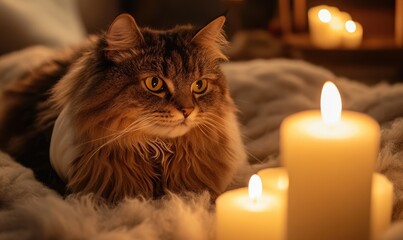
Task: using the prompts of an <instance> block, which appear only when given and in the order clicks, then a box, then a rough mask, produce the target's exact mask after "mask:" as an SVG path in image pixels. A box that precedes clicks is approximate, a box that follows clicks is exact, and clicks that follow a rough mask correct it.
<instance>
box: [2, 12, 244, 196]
mask: <svg viewBox="0 0 403 240" xmlns="http://www.w3.org/2000/svg"><path fill="white" fill-rule="evenodd" d="M224 20H225V18H224V17H220V18H218V19H216V20H214V21H212V22H211V23H210V24H208V25H207V26H205V27H204V28H202V29H201V30H199V31H197V30H196V29H195V28H194V27H191V26H178V27H176V28H174V29H171V30H167V31H157V30H152V29H148V28H145V29H140V28H138V27H137V24H136V22H135V21H134V19H133V18H132V17H131V16H130V15H127V14H123V15H121V16H119V17H117V19H116V20H115V21H114V22H113V23H112V25H111V27H110V28H109V30H108V31H107V32H106V33H103V34H102V35H100V36H93V37H90V38H89V39H88V40H87V41H86V42H85V43H83V45H82V46H80V47H78V48H77V49H73V50H70V51H68V52H67V53H68V54H67V55H66V56H65V57H63V58H62V59H65V62H62V63H63V64H57V63H58V62H57V61H51V62H49V63H46V64H44V65H43V66H41V67H40V68H39V69H37V70H34V72H33V73H34V74H33V75H27V76H26V77H25V80H26V81H28V82H29V87H24V88H23V91H21V93H18V94H14V96H13V100H14V101H15V104H14V107H17V109H21V108H28V109H29V111H25V112H24V111H22V109H21V111H15V110H13V109H11V107H12V106H13V105H12V104H8V103H6V110H5V113H4V114H2V115H1V117H2V118H3V119H5V120H4V122H5V123H4V124H3V125H2V126H1V127H2V128H3V129H7V128H9V125H11V124H14V122H20V126H21V125H24V124H25V125H26V126H25V128H24V131H25V133H24V134H21V135H17V134H16V132H15V131H13V130H15V129H11V130H9V134H6V135H5V136H2V138H3V139H0V140H1V141H0V142H1V143H2V146H3V147H4V148H5V149H6V150H7V151H8V152H9V153H11V154H12V155H13V156H14V157H15V158H16V159H17V160H20V161H21V162H23V163H27V162H29V161H31V162H30V163H29V164H26V165H27V166H29V167H32V168H33V169H34V170H35V172H36V174H37V175H39V179H41V180H43V182H44V183H45V184H48V185H49V186H52V184H49V182H51V181H52V179H56V181H55V182H56V183H55V185H57V186H56V189H58V190H59V191H60V192H63V191H66V190H65V189H63V182H61V181H60V179H59V178H57V176H55V172H54V171H53V170H52V169H49V168H50V165H49V159H48V157H47V155H48V152H49V144H50V140H51V135H52V130H53V129H54V128H53V126H54V124H55V120H56V119H57V118H59V117H61V116H60V114H61V112H62V111H65V112H66V114H65V115H63V118H68V120H69V122H71V124H70V125H69V126H68V129H64V130H61V131H66V132H60V133H59V132H53V134H56V135H57V134H62V135H63V134H66V133H67V132H68V134H71V135H72V136H74V137H72V139H73V140H72V141H73V142H71V143H68V144H71V146H70V145H68V146H65V148H70V149H77V154H75V155H74V159H72V160H71V163H70V165H69V170H68V172H67V173H66V177H65V181H66V182H65V183H66V186H67V191H68V192H76V193H77V192H80V193H84V194H85V193H93V194H95V196H98V197H103V198H105V199H107V200H109V201H110V202H116V201H120V200H122V199H123V198H124V197H133V196H143V197H147V198H153V197H154V198H158V197H160V196H162V195H164V194H165V192H166V191H170V192H175V193H180V192H184V191H194V192H202V191H204V190H208V191H210V193H211V194H212V196H213V197H214V196H217V195H218V194H220V193H221V192H223V191H224V190H225V189H226V188H227V187H228V186H229V185H230V184H231V182H232V181H233V179H234V176H235V174H236V172H238V171H240V170H242V168H243V167H244V166H245V163H246V154H245V152H244V148H243V144H242V141H241V137H240V133H239V129H238V124H237V119H236V116H235V114H236V107H235V105H234V103H233V101H232V99H231V97H230V95H229V91H228V87H227V82H226V80H225V77H224V75H223V74H222V72H221V70H220V68H219V64H220V63H221V62H222V61H225V60H226V57H225V55H224V54H223V53H222V48H223V47H224V45H225V44H226V41H225V38H224V36H223V32H222V26H223V24H224ZM42 72H43V73H42ZM37 73H39V74H37ZM149 76H157V77H158V78H160V79H163V81H164V84H165V91H163V92H161V93H158V94H156V93H153V92H150V91H149V90H147V89H146V87H145V85H144V79H146V78H147V77H149ZM201 78H204V79H207V81H208V84H209V85H208V89H207V91H206V93H204V94H201V95H196V94H194V93H192V91H191V86H192V84H194V83H195V82H196V81H198V80H200V79H201ZM25 80H23V81H16V82H15V83H14V84H11V87H10V88H21V86H24V81H25ZM42 82H44V83H45V86H44V87H42V88H40V89H37V85H38V84H41V83H42ZM32 87H34V89H32ZM10 88H9V89H6V90H5V91H4V93H3V96H4V98H5V100H6V101H7V100H8V99H11V98H10V97H9V95H10V94H11V93H12V91H11V90H10ZM31 92H33V94H34V96H35V98H32V95H31ZM38 98H39V99H38ZM22 100H25V101H22ZM28 102H29V106H28V107H26V106H23V104H26V103H28ZM189 104H191V105H192V106H191V108H192V112H191V114H190V115H189V116H185V117H184V116H183V114H182V111H183V110H182V109H183V108H184V107H188V106H187V105H189ZM193 109H194V110H193ZM10 113H12V114H11V116H10ZM25 114H30V117H29V119H28V120H26V121H25V122H21V121H20V119H21V118H25ZM0 122H1V120H0ZM31 128H32V129H31ZM27 130H28V131H27ZM41 137H42V138H44V140H42V141H40V142H39V144H40V145H42V146H41V147H40V148H29V147H28V145H29V144H30V143H29V142H30V141H37V140H38V139H40V138H41ZM52 144H53V142H52ZM54 144H55V145H56V147H55V148H56V150H55V151H58V149H57V146H58V145H62V144H65V143H54ZM33 152H35V153H40V156H38V154H37V155H32V154H33ZM30 154H31V155H32V156H29V155H30ZM51 156H53V155H51ZM56 156H57V155H56ZM53 160H54V159H52V161H53ZM24 161H25V162H24ZM54 161H58V159H56V160H54ZM38 162H40V163H38ZM41 165H45V166H44V167H41V171H40V172H39V170H38V166H41ZM59 174H60V173H59ZM42 175H44V176H46V177H42ZM62 177H64V176H62ZM49 178H51V179H50V180H49ZM58 186H61V188H58Z"/></svg>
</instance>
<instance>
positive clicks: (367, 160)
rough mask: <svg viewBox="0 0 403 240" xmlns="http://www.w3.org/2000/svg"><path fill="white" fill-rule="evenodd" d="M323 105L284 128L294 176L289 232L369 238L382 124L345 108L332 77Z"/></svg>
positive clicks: (292, 235) (284, 152) (285, 156)
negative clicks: (343, 108)
mask: <svg viewBox="0 0 403 240" xmlns="http://www.w3.org/2000/svg"><path fill="white" fill-rule="evenodd" d="M321 110H322V114H321V112H320V111H315V110H311V111H304V112H300V113H297V114H294V115H291V116H289V117H287V118H286V119H285V120H284V121H283V123H282V125H281V128H280V150H281V158H282V161H283V163H284V165H285V166H286V168H287V171H288V176H289V192H288V209H287V212H288V215H287V221H288V224H287V237H288V239H289V240H294V239H298V240H300V239H309V240H316V239H321V240H323V239H326V240H331V239H335V240H336V239H337V240H339V239H343V240H349V239H352V240H356V239H369V234H370V230H369V227H370V199H371V181H372V173H373V170H374V163H375V160H376V157H377V154H378V149H379V139H380V129H379V125H378V124H377V123H376V121H374V120H373V119H372V118H370V117H369V116H367V115H364V114H361V113H357V112H351V111H343V112H342V111H341V99H340V95H339V93H338V91H337V88H336V87H335V86H334V84H332V83H329V82H328V83H326V84H325V86H324V88H323V91H322V98H321Z"/></svg>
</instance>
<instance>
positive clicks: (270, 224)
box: [216, 175, 285, 240]
mask: <svg viewBox="0 0 403 240" xmlns="http://www.w3.org/2000/svg"><path fill="white" fill-rule="evenodd" d="M257 179H259V180H257ZM259 182H260V183H259ZM284 207H285V206H284V204H283V203H282V201H281V200H280V198H279V197H278V196H277V195H276V194H272V193H270V192H267V191H266V190H263V191H262V183H261V180H260V178H259V177H258V176H257V175H254V176H252V178H251V181H250V183H249V188H240V189H236V190H231V191H228V192H225V193H223V194H222V195H220V196H219V197H218V198H217V200H216V240H227V239H231V240H244V239H254V240H267V239H271V240H280V239H284V233H285V222H284V217H285V215H284Z"/></svg>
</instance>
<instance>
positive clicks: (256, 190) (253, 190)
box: [248, 174, 262, 201]
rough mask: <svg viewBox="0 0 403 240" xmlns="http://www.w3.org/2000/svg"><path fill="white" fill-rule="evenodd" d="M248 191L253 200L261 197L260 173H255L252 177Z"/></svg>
mask: <svg viewBox="0 0 403 240" xmlns="http://www.w3.org/2000/svg"><path fill="white" fill-rule="evenodd" d="M248 191H249V198H250V199H251V200H252V201H256V200H257V199H259V198H260V196H262V180H261V179H260V177H259V176H258V175H256V174H253V176H252V177H251V178H250V180H249V186H248Z"/></svg>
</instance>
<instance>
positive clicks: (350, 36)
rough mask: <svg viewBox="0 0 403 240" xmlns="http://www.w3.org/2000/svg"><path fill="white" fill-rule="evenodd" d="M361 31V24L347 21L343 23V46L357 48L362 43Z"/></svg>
mask: <svg viewBox="0 0 403 240" xmlns="http://www.w3.org/2000/svg"><path fill="white" fill-rule="evenodd" d="M362 34H363V29H362V26H361V24H359V23H358V22H354V21H352V20H348V21H346V22H345V23H344V32H343V46H344V47H346V48H357V47H359V46H360V45H361V42H362Z"/></svg>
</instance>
